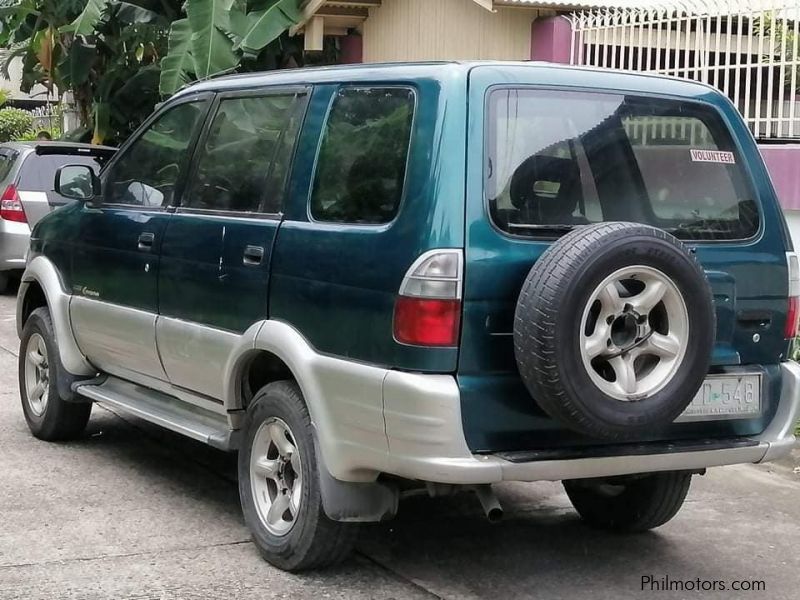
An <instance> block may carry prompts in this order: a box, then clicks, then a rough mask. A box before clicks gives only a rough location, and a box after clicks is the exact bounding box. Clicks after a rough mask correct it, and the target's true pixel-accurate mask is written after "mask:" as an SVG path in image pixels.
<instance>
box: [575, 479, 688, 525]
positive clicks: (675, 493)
mask: <svg viewBox="0 0 800 600" xmlns="http://www.w3.org/2000/svg"><path fill="white" fill-rule="evenodd" d="M691 480H692V474H691V473H688V472H686V471H670V472H665V473H649V474H644V475H628V476H624V477H612V478H608V479H572V480H567V481H564V489H565V490H566V492H567V496H569V499H570V501H571V502H572V506H574V507H575V510H577V511H578V514H580V516H581V518H582V519H583V520H584V521H586V522H587V523H588V524H589V525H592V526H593V527H597V528H600V529H610V530H614V531H627V532H639V531H647V530H648V529H654V528H656V527H660V526H661V525H663V524H664V523H666V522H667V521H669V520H670V519H672V518H673V517H674V516H675V515H676V514H677V513H678V511H679V510H680V508H681V506H683V501H684V500H685V499H686V494H687V493H688V491H689V484H690V483H691Z"/></svg>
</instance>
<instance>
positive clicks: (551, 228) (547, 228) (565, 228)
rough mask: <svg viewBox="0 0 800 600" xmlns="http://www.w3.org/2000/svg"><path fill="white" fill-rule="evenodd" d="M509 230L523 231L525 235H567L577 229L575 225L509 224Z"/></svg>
mask: <svg viewBox="0 0 800 600" xmlns="http://www.w3.org/2000/svg"><path fill="white" fill-rule="evenodd" d="M508 229H509V230H510V231H514V230H522V231H523V232H525V233H531V234H536V233H542V232H544V233H548V232H554V233H567V232H569V231H572V230H573V229H575V225H566V224H564V225H537V224H532V223H531V224H529V223H509V224H508Z"/></svg>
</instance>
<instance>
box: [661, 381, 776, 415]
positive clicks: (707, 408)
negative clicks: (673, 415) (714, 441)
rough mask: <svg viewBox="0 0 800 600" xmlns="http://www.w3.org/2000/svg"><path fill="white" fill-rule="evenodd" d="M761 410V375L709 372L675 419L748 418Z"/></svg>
mask: <svg viewBox="0 0 800 600" xmlns="http://www.w3.org/2000/svg"><path fill="white" fill-rule="evenodd" d="M760 414H761V375H759V374H742V375H712V376H710V377H707V378H706V380H705V381H704V382H703V385H702V386H701V387H700V389H699V390H698V391H697V394H695V396H694V399H693V400H692V403H691V404H689V406H688V407H687V408H686V410H685V411H683V413H682V414H681V415H680V416H679V417H678V418H677V419H675V422H676V423H681V422H683V423H685V422H687V421H713V420H717V419H720V420H721V419H750V418H753V417H756V416H758V415H760Z"/></svg>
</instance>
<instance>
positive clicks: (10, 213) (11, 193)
mask: <svg viewBox="0 0 800 600" xmlns="http://www.w3.org/2000/svg"><path fill="white" fill-rule="evenodd" d="M0 219H4V220H6V221H16V222H18V223H27V222H28V218H27V217H26V216H25V209H23V208H22V202H21V201H20V199H19V194H17V188H16V186H15V185H14V184H13V183H12V184H10V185H9V186H8V187H7V188H6V189H5V191H4V192H3V195H2V196H0Z"/></svg>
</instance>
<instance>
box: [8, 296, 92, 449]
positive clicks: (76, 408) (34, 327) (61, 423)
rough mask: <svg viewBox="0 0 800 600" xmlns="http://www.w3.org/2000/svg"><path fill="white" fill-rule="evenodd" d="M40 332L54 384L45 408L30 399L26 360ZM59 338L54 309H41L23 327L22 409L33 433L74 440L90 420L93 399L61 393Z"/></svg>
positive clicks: (51, 438)
mask: <svg viewBox="0 0 800 600" xmlns="http://www.w3.org/2000/svg"><path fill="white" fill-rule="evenodd" d="M34 335H39V336H41V339H43V340H44V344H45V347H46V349H47V358H48V361H47V370H48V379H49V382H50V384H49V385H48V386H47V391H46V393H45V396H46V403H45V404H44V407H43V410H41V411H38V412H39V414H37V411H36V410H34V407H33V405H32V404H31V402H30V401H29V399H28V389H27V381H26V376H25V363H26V356H27V354H28V343H29V341H30V339H31V337H32V336H34ZM58 357H59V354H58V341H57V340H56V336H55V333H54V330H53V322H52V320H51V318H50V311H48V310H47V308H37V309H36V310H34V311H33V312H32V313H31V315H30V316H29V317H28V320H27V321H26V322H25V326H24V327H23V328H22V337H21V340H20V350H19V391H20V397H21V400H22V412H23V414H24V415H25V421H27V423H28V428H29V429H30V430H31V433H33V435H34V436H35V437H37V438H39V439H40V440H45V441H48V442H53V441H62V440H71V439H75V438H77V437H79V436H80V435H81V434H82V433H83V430H84V429H86V424H87V423H88V421H89V415H90V414H91V412H92V404H91V403H90V402H66V401H64V400H63V399H62V398H61V397H60V396H59V394H58V386H57V385H56V381H58V378H59V377H61V376H62V372H61V370H62V369H63V367H62V366H61V360H60V359H59V358H58Z"/></svg>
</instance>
